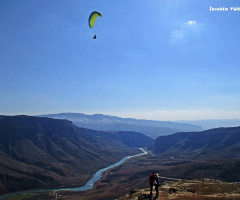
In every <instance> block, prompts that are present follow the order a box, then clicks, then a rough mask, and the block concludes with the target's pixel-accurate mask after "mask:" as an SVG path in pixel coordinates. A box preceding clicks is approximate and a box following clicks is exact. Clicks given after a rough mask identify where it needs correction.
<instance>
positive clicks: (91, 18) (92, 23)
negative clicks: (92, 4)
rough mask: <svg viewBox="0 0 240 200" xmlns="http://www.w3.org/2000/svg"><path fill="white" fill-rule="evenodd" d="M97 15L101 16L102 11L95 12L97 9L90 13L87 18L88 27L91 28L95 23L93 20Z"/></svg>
mask: <svg viewBox="0 0 240 200" xmlns="http://www.w3.org/2000/svg"><path fill="white" fill-rule="evenodd" d="M98 16H100V17H102V13H100V12H97V11H93V12H92V13H91V14H90V16H89V19H88V25H89V27H90V28H93V26H94V24H95V21H96V19H97V17H98Z"/></svg>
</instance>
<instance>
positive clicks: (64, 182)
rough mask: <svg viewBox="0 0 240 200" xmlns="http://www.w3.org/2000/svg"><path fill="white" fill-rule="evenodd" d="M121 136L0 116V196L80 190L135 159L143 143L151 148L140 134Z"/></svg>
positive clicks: (66, 123) (59, 122) (54, 122)
mask: <svg viewBox="0 0 240 200" xmlns="http://www.w3.org/2000/svg"><path fill="white" fill-rule="evenodd" d="M121 134H122V133H118V132H115V133H113V132H112V133H110V132H103V131H94V130H90V129H83V128H79V127H76V126H75V125H74V124H73V123H72V122H71V121H68V120H59V119H51V118H45V117H33V116H24V115H20V116H2V115H1V116H0V165H1V168H0V183H1V184H0V192H2V193H7V192H15V191H19V190H29V189H34V188H49V187H51V188H54V187H59V188H60V187H75V186H81V185H83V184H85V183H86V182H87V181H88V180H89V179H90V178H91V176H92V174H93V173H95V172H96V171H97V170H99V169H101V168H104V167H107V166H108V165H110V164H113V163H115V162H117V161H119V160H120V159H122V158H123V157H125V156H128V155H133V154H135V153H138V152H139V151H140V150H138V149H137V148H138V146H140V145H143V144H144V141H146V142H147V141H148V142H149V143H148V145H151V142H153V139H151V138H149V137H147V136H145V135H143V134H141V133H139V135H138V133H132V132H129V133H124V134H130V135H131V134H132V135H133V137H132V139H131V137H130V138H126V137H124V135H123V136H122V137H121ZM138 136H139V140H138V141H139V144H138V143H137V142H136V141H134V140H135V137H138ZM129 141H130V144H129ZM131 141H132V142H131ZM146 144H147V143H146ZM23 182H24V184H23Z"/></svg>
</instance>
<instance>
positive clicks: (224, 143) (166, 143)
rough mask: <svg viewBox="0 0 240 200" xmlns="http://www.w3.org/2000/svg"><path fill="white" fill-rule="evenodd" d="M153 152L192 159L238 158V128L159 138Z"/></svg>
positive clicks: (239, 144) (239, 140) (239, 148)
mask: <svg viewBox="0 0 240 200" xmlns="http://www.w3.org/2000/svg"><path fill="white" fill-rule="evenodd" d="M153 152H155V153H159V154H164V155H171V156H184V157H188V158H192V159H211V158H214V159H216V158H229V159H230V158H232V159H233V158H235V159H238V158H239V153H240V127H231V128H215V129H209V130H206V131H201V132H179V133H175V134H172V135H168V136H160V137H158V138H157V139H156V140H155V143H154V147H153Z"/></svg>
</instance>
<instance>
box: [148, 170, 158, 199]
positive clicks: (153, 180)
mask: <svg viewBox="0 0 240 200" xmlns="http://www.w3.org/2000/svg"><path fill="white" fill-rule="evenodd" d="M149 185H150V194H152V189H153V186H155V190H156V195H158V186H159V181H158V176H157V175H156V174H155V172H152V174H151V175H150V176H149Z"/></svg>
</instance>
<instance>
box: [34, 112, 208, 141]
mask: <svg viewBox="0 0 240 200" xmlns="http://www.w3.org/2000/svg"><path fill="white" fill-rule="evenodd" d="M38 116H40V117H50V118H56V119H68V120H70V121H72V122H73V123H74V124H75V125H76V126H78V127H83V128H90V129H94V130H102V131H135V132H140V133H143V134H145V135H147V136H149V137H152V138H154V139H155V138H157V137H158V136H161V135H169V134H172V133H176V132H183V131H201V130H203V129H202V128H201V127H200V126H197V125H192V124H187V123H176V122H170V121H155V120H146V119H133V118H121V117H116V116H110V115H103V114H94V115H86V114H83V113H58V114H47V115H38Z"/></svg>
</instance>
